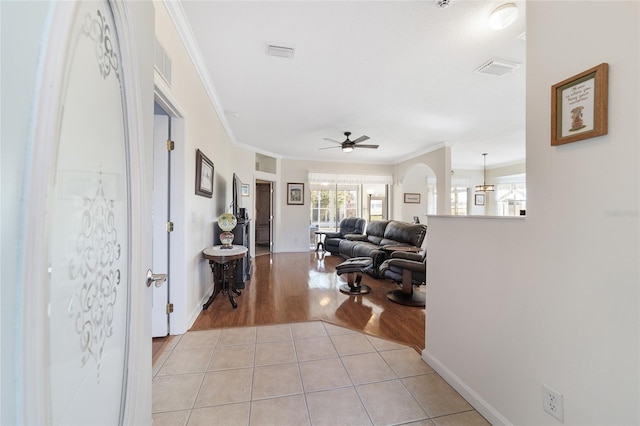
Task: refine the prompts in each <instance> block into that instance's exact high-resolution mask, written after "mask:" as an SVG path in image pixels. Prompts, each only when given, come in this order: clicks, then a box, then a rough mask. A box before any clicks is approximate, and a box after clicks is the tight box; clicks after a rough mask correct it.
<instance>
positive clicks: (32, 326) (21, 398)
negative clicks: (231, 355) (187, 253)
mask: <svg viewBox="0 0 640 426" xmlns="http://www.w3.org/2000/svg"><path fill="white" fill-rule="evenodd" d="M109 3H110V5H111V8H112V11H113V15H114V21H115V25H116V29H117V32H118V34H119V42H120V43H119V44H120V52H121V56H122V58H121V59H122V62H123V64H126V65H127V66H124V67H123V68H122V69H121V70H120V72H121V73H122V74H121V75H122V78H123V81H124V82H125V84H126V85H127V87H129V89H130V90H129V92H128V93H127V96H125V98H124V102H125V109H126V116H127V124H128V125H127V126H126V127H125V132H126V133H127V136H128V142H129V166H128V168H129V173H130V191H131V192H130V208H131V210H130V219H129V220H130V226H131V247H130V248H131V250H130V276H129V277H127V278H129V279H130V287H129V292H130V294H129V298H130V299H129V300H130V302H129V309H128V310H129V315H130V323H129V324H130V327H129V336H128V340H129V342H130V345H129V348H128V352H127V354H126V359H127V361H126V366H125V370H127V371H129V372H131V371H135V374H126V379H125V381H126V384H125V389H124V390H123V393H122V395H121V398H122V401H123V402H122V403H123V406H124V410H123V412H122V413H121V416H122V417H121V419H120V422H121V423H124V424H139V423H149V422H150V420H151V413H150V410H148V411H149V412H146V411H147V410H144V409H142V407H146V406H149V407H150V404H151V392H150V390H151V365H150V364H151V363H150V362H149V359H150V355H151V341H150V338H149V336H150V335H151V331H150V328H151V327H150V324H151V323H150V305H149V302H148V300H149V290H148V289H147V287H146V285H145V278H144V277H145V273H146V269H147V268H148V267H149V265H150V239H149V238H148V236H149V235H146V231H147V230H148V229H149V224H148V222H149V220H148V217H145V216H146V215H145V214H144V212H145V211H146V210H149V211H150V205H149V203H148V201H147V200H148V199H149V194H148V190H147V187H146V186H145V184H146V176H145V173H146V171H147V169H148V165H150V162H149V160H150V158H148V155H147V153H146V152H145V142H146V141H145V136H147V138H148V137H149V135H145V130H144V127H145V113H144V109H143V106H142V99H141V98H142V96H141V92H140V89H139V88H138V87H140V85H141V82H140V78H139V75H138V72H137V70H136V69H134V68H135V66H136V65H135V64H136V54H135V48H136V46H133V45H132V44H133V42H132V40H133V29H132V28H131V26H130V22H131V21H130V18H129V16H128V11H127V9H126V5H125V4H124V3H123V2H113V1H110V2H109ZM77 5H78V3H77V2H56V3H54V4H52V6H51V8H52V9H50V10H51V20H50V21H49V22H50V28H49V30H50V32H49V36H48V37H47V39H46V46H44V47H43V49H42V50H41V52H42V53H41V58H40V59H41V61H42V65H41V66H40V67H39V69H38V75H37V77H36V79H37V81H38V85H37V87H38V89H37V90H36V93H35V96H34V99H35V103H34V105H35V106H34V120H33V121H32V125H31V126H32V128H31V135H32V139H31V140H30V141H29V144H30V145H31V149H30V150H29V155H30V160H31V161H27V162H26V166H25V167H26V168H27V169H26V170H25V174H26V176H29V179H28V180H27V183H26V184H25V189H24V192H25V224H26V225H25V228H24V233H23V235H24V256H23V258H22V265H21V268H22V271H23V272H22V276H23V283H24V286H23V291H22V293H21V294H20V295H19V299H18V300H17V303H18V304H19V305H21V306H22V308H21V312H20V313H19V314H21V321H22V334H23V339H22V342H21V343H22V346H21V347H19V348H16V352H17V356H18V357H20V356H21V357H22V364H21V365H20V367H21V372H19V373H18V377H19V378H20V382H21V383H22V388H21V389H20V387H18V389H20V391H21V394H20V395H18V396H17V398H16V399H17V401H18V406H19V407H20V411H21V413H20V414H19V415H20V416H21V417H22V422H23V423H24V424H49V423H50V419H51V405H50V400H51V389H50V386H51V381H50V376H49V350H48V348H49V345H50V339H49V320H48V316H47V310H48V304H49V298H50V294H49V291H48V286H47V285H43V284H44V283H47V282H48V280H49V273H48V257H49V256H48V251H49V247H48V244H42V241H43V236H44V237H45V238H46V236H47V235H48V233H47V230H48V220H47V219H48V218H47V211H48V207H49V204H50V200H49V198H48V197H47V196H46V195H47V194H51V193H52V188H53V182H54V180H53V179H52V177H53V175H54V173H55V169H56V165H57V163H56V158H57V150H58V143H57V141H56V137H57V135H59V134H60V132H59V128H60V124H61V120H60V118H61V108H60V107H61V106H60V99H61V98H62V94H63V92H64V88H63V84H62V82H63V81H64V75H65V67H66V62H67V54H68V51H69V46H70V43H69V41H70V40H71V37H72V36H73V34H72V25H71V23H72V22H73V19H74V15H75V11H76V7H77ZM27 256H28V258H27ZM133 306H135V307H136V309H132V307H133ZM34 348H42V350H34ZM142 360H144V361H146V362H144V361H142Z"/></svg>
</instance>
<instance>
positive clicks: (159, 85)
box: [153, 70, 184, 118]
mask: <svg viewBox="0 0 640 426" xmlns="http://www.w3.org/2000/svg"><path fill="white" fill-rule="evenodd" d="M153 94H154V101H156V102H157V103H158V105H160V106H161V107H162V109H164V110H165V111H167V112H168V113H169V114H170V115H171V117H172V118H182V117H184V113H183V112H182V111H183V109H182V107H181V106H180V104H178V102H176V100H175V99H174V98H173V96H171V88H170V87H169V85H168V84H167V83H166V82H165V80H164V78H162V76H161V75H160V74H159V73H158V70H154V72H153Z"/></svg>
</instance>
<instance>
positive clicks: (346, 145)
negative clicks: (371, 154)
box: [319, 132, 378, 152]
mask: <svg viewBox="0 0 640 426" xmlns="http://www.w3.org/2000/svg"><path fill="white" fill-rule="evenodd" d="M344 135H345V136H346V137H347V138H346V139H345V140H344V142H338V141H337V140H335V139H331V138H323V139H324V140H325V141H329V142H335V143H337V144H338V145H340V146H339V147H338V146H326V147H324V148H319V149H331V148H342V152H351V151H353V150H354V149H355V148H370V149H378V145H359V144H360V142H364V141H366V140H367V139H369V136H367V135H362V136H360V137H359V138H358V139H355V140H353V141H352V140H350V139H349V136H351V132H344Z"/></svg>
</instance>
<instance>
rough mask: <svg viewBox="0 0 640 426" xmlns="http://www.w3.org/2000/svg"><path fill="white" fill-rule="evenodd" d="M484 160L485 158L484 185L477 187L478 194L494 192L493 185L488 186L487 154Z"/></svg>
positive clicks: (483, 155) (483, 156) (484, 155)
mask: <svg viewBox="0 0 640 426" xmlns="http://www.w3.org/2000/svg"><path fill="white" fill-rule="evenodd" d="M482 158H484V169H483V170H484V171H483V174H482V185H478V186H476V192H493V191H494V187H493V185H487V153H486V152H485V153H484V154H482Z"/></svg>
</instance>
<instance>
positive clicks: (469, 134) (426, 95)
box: [181, 0, 526, 169]
mask: <svg viewBox="0 0 640 426" xmlns="http://www.w3.org/2000/svg"><path fill="white" fill-rule="evenodd" d="M502 3H503V2H495V1H481V0H466V1H464V0H453V1H452V2H451V5H450V6H449V7H448V8H445V9H442V8H439V7H437V5H436V2H435V1H431V0H429V1H409V2H405V1H257V2H248V1H189V0H187V1H185V0H183V1H182V2H181V5H182V8H183V12H184V15H185V17H186V18H187V21H188V23H189V26H190V28H191V31H192V33H193V36H194V37H195V40H196V41H197V44H198V46H197V48H198V49H199V50H200V54H201V55H202V58H203V59H204V64H205V65H206V68H207V69H208V72H209V75H210V79H211V83H212V85H213V87H214V90H215V92H216V94H217V95H216V96H217V98H218V101H219V104H220V105H221V107H222V109H224V111H225V114H224V118H223V121H226V123H225V124H226V127H227V131H228V133H229V136H230V137H231V139H232V141H233V142H234V143H238V144H240V145H246V146H251V147H253V148H255V149H256V150H257V151H258V152H261V153H264V154H267V155H274V156H277V157H282V158H292V159H312V160H320V161H352V162H367V163H386V164H388V163H391V164H394V163H397V162H399V161H402V160H405V159H408V158H411V157H413V156H415V155H417V154H420V153H424V152H428V151H431V150H433V149H436V148H439V147H442V146H443V145H444V144H448V145H450V146H451V150H452V164H453V168H454V169H455V168H475V169H477V168H481V167H482V161H483V159H482V153H484V152H487V153H489V155H488V156H487V165H488V166H489V167H491V166H493V165H502V164H510V163H514V162H518V161H522V160H524V156H525V66H524V62H525V54H526V51H525V42H524V41H523V40H522V39H519V38H518V36H519V35H521V34H522V33H524V31H525V17H524V14H525V5H524V2H521V1H517V2H516V3H517V4H518V9H519V12H520V14H519V17H518V19H517V21H516V22H515V23H514V24H513V25H512V26H510V27H508V28H506V29H504V30H501V31H494V30H491V29H489V27H488V25H487V19H488V16H489V13H490V12H491V11H492V10H493V9H495V8H496V7H498V6H499V5H501V4H502ZM268 44H276V45H281V46H288V47H293V48H295V57H294V58H293V59H286V58H281V57H273V56H268V55H267V54H266V52H267V45H268ZM490 59H502V60H507V61H510V62H518V63H521V64H522V66H521V67H520V68H518V69H516V70H515V71H513V72H511V73H510V74H507V75H504V76H502V77H496V76H491V75H483V74H477V73H474V70H475V69H477V68H478V67H479V66H480V65H482V64H484V63H485V62H487V61H488V60H490ZM344 131H351V132H352V133H353V134H352V137H351V139H352V140H353V139H355V138H357V137H359V136H361V135H363V134H366V135H368V136H369V137H370V138H371V139H370V140H369V141H367V142H365V143H366V144H378V145H380V148H379V149H377V150H372V149H356V150H355V151H354V152H352V153H349V154H346V153H343V152H342V151H341V150H340V149H339V148H335V149H326V150H319V148H322V147H327V146H332V145H335V146H336V147H338V145H337V144H332V143H331V142H327V141H325V140H323V138H325V137H328V138H332V139H336V140H339V141H342V140H343V139H344V136H343V134H342V133H343V132H344Z"/></svg>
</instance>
